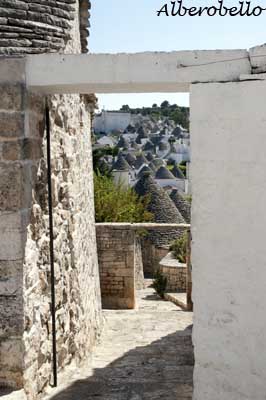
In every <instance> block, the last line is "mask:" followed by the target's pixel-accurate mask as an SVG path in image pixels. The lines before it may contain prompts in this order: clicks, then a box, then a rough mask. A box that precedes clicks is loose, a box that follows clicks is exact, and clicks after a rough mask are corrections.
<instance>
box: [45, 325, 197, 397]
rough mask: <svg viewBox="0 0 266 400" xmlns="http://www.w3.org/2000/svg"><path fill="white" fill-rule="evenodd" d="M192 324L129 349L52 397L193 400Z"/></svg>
mask: <svg viewBox="0 0 266 400" xmlns="http://www.w3.org/2000/svg"><path fill="white" fill-rule="evenodd" d="M191 331H192V327H191V326H190V327H188V328H187V329H185V330H184V331H177V332H175V333H173V334H171V335H168V336H165V337H164V338H162V339H160V340H157V341H155V342H153V343H151V344H150V345H148V346H143V347H138V348H136V349H134V350H131V351H129V352H128V353H126V354H125V355H124V356H123V357H121V358H119V359H117V360H115V361H114V362H112V363H111V364H109V365H108V366H107V367H105V368H99V369H95V370H94V374H93V376H91V377H89V378H86V379H82V380H79V381H76V382H74V383H73V384H72V385H71V386H70V387H69V388H67V389H65V390H63V391H62V392H60V393H58V394H56V395H55V396H53V397H52V398H51V400H76V399H79V400H85V399H86V400H93V399H97V400H159V399H160V400H161V399H163V400H176V399H179V400H191V399H192V391H193V383H192V382H193V368H194V354H193V346H192V339H191Z"/></svg>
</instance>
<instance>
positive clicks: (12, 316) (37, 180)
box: [0, 58, 102, 399]
mask: <svg viewBox="0 0 266 400" xmlns="http://www.w3.org/2000/svg"><path fill="white" fill-rule="evenodd" d="M24 76H25V59H24V58H2V59H0V87H1V98H0V158H1V160H0V242H1V246H0V321H1V331H0V385H5V386H13V387H15V388H22V387H24V389H25V391H26V393H27V395H28V399H35V398H36V396H37V395H38V393H41V392H42V391H43V390H44V388H45V387H46V386H47V385H48V384H49V382H50V378H51V375H52V365H51V361H52V349H51V343H52V331H51V313H50V304H51V287H50V284H51V276H50V257H49V223H48V202H47V170H46V137H45V136H46V135H45V129H44V101H43V100H44V99H43V98H41V97H39V96H36V95H32V94H29V93H27V92H26V89H25V82H24ZM49 106H50V118H51V153H52V186H53V214H54V251H55V291H56V329H57V352H58V353H57V355H58V371H60V370H61V369H62V368H64V367H65V366H66V365H67V364H69V363H70V362H71V361H72V360H75V362H77V363H79V362H81V361H82V360H83V359H85V358H86V357H87V356H88V354H89V352H90V351H91V349H92V346H93V345H94V343H95V341H96V340H97V337H98V335H99V334H100V331H101V322H102V319H101V298H100V281H99V269H98V261H97V249H96V234H95V223H94V201H93V168H92V154H91V143H90V111H89V109H88V107H87V106H88V105H87V102H86V99H85V98H83V97H80V96H79V95H71V96H53V97H52V98H50V99H49Z"/></svg>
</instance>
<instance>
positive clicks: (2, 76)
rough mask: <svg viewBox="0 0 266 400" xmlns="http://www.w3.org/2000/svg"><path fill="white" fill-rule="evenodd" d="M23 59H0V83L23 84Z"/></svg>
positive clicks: (24, 61)
mask: <svg viewBox="0 0 266 400" xmlns="http://www.w3.org/2000/svg"><path fill="white" fill-rule="evenodd" d="M25 63H26V60H25V58H10V57H2V58H1V59H0V83H4V84H6V83H7V82H11V83H12V84H15V83H18V82H20V83H25Z"/></svg>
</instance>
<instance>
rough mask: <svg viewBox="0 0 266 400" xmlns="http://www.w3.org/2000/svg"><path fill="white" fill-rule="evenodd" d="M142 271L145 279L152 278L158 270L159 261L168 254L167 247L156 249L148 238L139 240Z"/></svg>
mask: <svg viewBox="0 0 266 400" xmlns="http://www.w3.org/2000/svg"><path fill="white" fill-rule="evenodd" d="M141 248H142V259H143V270H144V276H145V277H146V278H152V277H153V276H154V274H155V273H156V271H157V270H158V269H159V268H160V261H161V260H162V258H164V257H165V256H166V255H167V254H168V252H169V247H166V246H165V247H157V246H156V245H155V244H154V243H153V242H152V241H151V240H150V238H149V236H147V237H144V238H142V239H141Z"/></svg>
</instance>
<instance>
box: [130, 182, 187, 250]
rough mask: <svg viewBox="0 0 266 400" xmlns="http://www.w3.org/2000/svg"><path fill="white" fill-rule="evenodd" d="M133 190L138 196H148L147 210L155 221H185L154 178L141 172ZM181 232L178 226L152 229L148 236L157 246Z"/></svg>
mask: <svg viewBox="0 0 266 400" xmlns="http://www.w3.org/2000/svg"><path fill="white" fill-rule="evenodd" d="M135 191H136V193H137V194H138V195H139V196H149V199H150V201H149V204H148V206H147V210H148V211H150V212H151V213H153V215H154V220H155V222H158V223H176V224H182V223H185V221H184V218H183V217H182V215H181V214H180V212H179V211H178V209H177V208H176V207H175V205H174V203H173V202H172V200H171V199H170V197H169V195H168V194H167V192H166V191H164V190H163V189H162V188H161V187H160V186H159V185H157V183H156V182H155V181H154V179H153V178H152V177H151V176H150V175H148V174H143V175H142V177H141V178H140V179H139V181H138V182H137V184H136V185H135ZM181 234H182V230H180V229H178V228H171V229H170V228H169V229H162V230H161V231H160V229H158V230H156V231H152V232H151V233H150V234H149V235H148V237H149V239H150V240H151V241H152V242H153V243H154V244H155V245H156V246H158V247H163V246H166V245H169V244H170V243H171V242H172V241H173V240H175V239H176V238H178V237H179V236H180V235H181Z"/></svg>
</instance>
